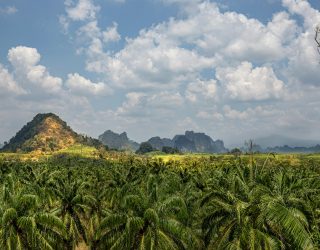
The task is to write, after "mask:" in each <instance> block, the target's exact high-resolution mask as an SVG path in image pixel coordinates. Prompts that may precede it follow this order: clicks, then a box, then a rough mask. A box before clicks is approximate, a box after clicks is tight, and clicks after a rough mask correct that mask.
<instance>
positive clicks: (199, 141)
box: [99, 130, 227, 153]
mask: <svg viewBox="0 0 320 250" xmlns="http://www.w3.org/2000/svg"><path fill="white" fill-rule="evenodd" d="M99 140H100V141H101V142H102V143H103V144H104V145H106V146H108V147H109V148H113V149H118V150H131V151H136V150H137V149H138V148H139V143H137V142H134V141H132V140H130V139H129V138H128V136H127V133H125V132H123V133H121V134H117V133H114V132H112V131H111V130H107V131H106V132H104V133H103V134H102V135H100V136H99ZM147 142H148V143H150V144H151V146H152V147H153V148H154V149H156V150H162V148H163V147H172V148H177V149H178V150H179V151H181V152H202V153H222V152H227V149H226V148H225V147H224V143H223V141H221V140H217V141H214V140H212V138H211V137H210V136H208V135H206V134H204V133H195V132H193V131H186V132H185V134H184V135H176V136H174V137H173V139H169V138H160V137H159V136H156V137H152V138H150V139H149V140H148V141H147Z"/></svg>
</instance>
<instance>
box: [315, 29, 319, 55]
mask: <svg viewBox="0 0 320 250" xmlns="http://www.w3.org/2000/svg"><path fill="white" fill-rule="evenodd" d="M314 40H315V41H316V43H317V49H318V52H319V54H320V25H318V26H317V27H316V34H315V37H314Z"/></svg>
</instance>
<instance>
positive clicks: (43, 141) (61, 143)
mask: <svg viewBox="0 0 320 250" xmlns="http://www.w3.org/2000/svg"><path fill="white" fill-rule="evenodd" d="M147 142H148V143H150V144H151V146H152V147H153V148H154V149H156V150H162V148H163V147H172V148H176V149H178V150H179V151H181V152H199V153H200V152H201V153H224V152H228V149H227V148H225V146H224V143H223V141H222V140H213V139H212V138H211V137H210V136H208V135H206V134H205V133H197V132H194V131H186V132H185V133H184V134H181V135H176V136H174V137H173V138H172V139H170V138H160V137H159V136H155V137H152V138H150V139H149V140H148V141H147ZM79 143H80V144H83V145H89V146H95V147H100V146H103V145H107V146H108V147H109V148H111V149H118V150H126V151H136V150H137V149H138V148H139V145H140V144H139V143H137V142H135V141H133V140H130V139H129V138H128V136H127V133H126V132H123V133H121V134H117V133H115V132H113V131H111V130H107V131H106V132H104V133H103V134H102V135H100V136H99V140H97V139H93V138H91V137H88V136H85V135H80V134H78V133H76V132H74V131H73V130H72V129H71V128H70V127H69V126H68V125H67V123H66V122H65V121H63V120H61V119H60V118H59V117H58V116H57V115H55V114H53V113H47V114H37V115H36V116H35V117H34V118H33V119H32V121H30V122H28V123H27V124H26V125H25V126H24V127H23V128H22V129H21V130H20V131H19V132H18V133H17V134H16V135H15V136H14V137H13V138H12V139H11V140H10V141H9V142H8V143H6V144H5V145H2V144H0V149H1V147H2V146H3V147H2V149H1V150H2V151H7V152H17V151H23V152H30V151H56V150H59V149H63V148H67V147H69V146H72V145H74V144H79ZM254 144H255V146H254V148H253V151H260V152H279V153H290V152H300V153H313V152H320V143H319V142H318V141H312V140H299V139H292V138H289V137H285V136H279V135H272V136H269V137H264V138H259V139H257V140H254ZM241 150H243V151H245V150H246V149H244V148H241Z"/></svg>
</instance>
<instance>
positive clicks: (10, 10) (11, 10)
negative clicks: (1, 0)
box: [0, 6, 18, 15]
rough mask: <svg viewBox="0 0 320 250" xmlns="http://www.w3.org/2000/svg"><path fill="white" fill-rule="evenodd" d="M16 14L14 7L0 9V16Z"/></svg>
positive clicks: (16, 10)
mask: <svg viewBox="0 0 320 250" xmlns="http://www.w3.org/2000/svg"><path fill="white" fill-rule="evenodd" d="M17 12H18V9H17V8H16V7H15V6H7V7H5V8H0V14H6V15H12V14H15V13H17Z"/></svg>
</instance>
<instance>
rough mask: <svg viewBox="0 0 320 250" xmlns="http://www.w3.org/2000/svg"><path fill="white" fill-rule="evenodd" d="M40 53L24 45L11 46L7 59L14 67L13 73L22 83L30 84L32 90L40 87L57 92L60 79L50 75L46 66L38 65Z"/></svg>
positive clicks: (59, 88) (60, 85)
mask: <svg viewBox="0 0 320 250" xmlns="http://www.w3.org/2000/svg"><path fill="white" fill-rule="evenodd" d="M40 58H41V56H40V54H39V53H38V51H37V49H35V48H29V47H25V46H18V47H15V48H11V49H10V50H9V52H8V60H9V61H10V63H11V64H12V66H13V67H14V69H15V75H16V77H17V78H18V81H20V82H21V83H22V84H23V85H27V84H31V85H33V86H34V90H37V89H38V88H41V89H42V90H43V91H45V92H47V93H57V92H59V91H60V90H61V87H62V79H61V78H59V77H54V76H51V75H50V73H49V72H48V70H47V68H46V67H45V66H43V65H39V64H38V63H39V61H40Z"/></svg>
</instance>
